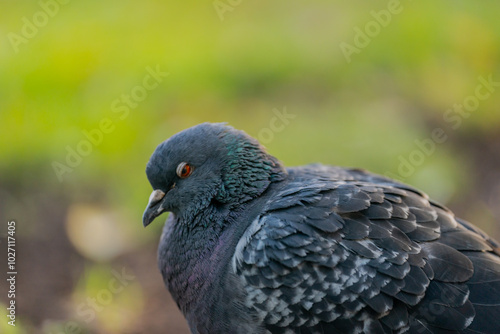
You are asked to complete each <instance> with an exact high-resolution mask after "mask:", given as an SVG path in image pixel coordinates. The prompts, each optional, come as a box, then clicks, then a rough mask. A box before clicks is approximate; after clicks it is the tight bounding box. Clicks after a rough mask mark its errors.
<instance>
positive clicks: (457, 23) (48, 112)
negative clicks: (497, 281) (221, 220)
mask: <svg viewBox="0 0 500 334" xmlns="http://www.w3.org/2000/svg"><path fill="white" fill-rule="evenodd" d="M0 6H1V10H0V35H1V36H2V38H1V39H0V219H1V228H0V235H1V239H0V247H1V251H0V253H1V258H0V268H2V269H1V272H2V274H1V275H2V281H3V282H5V280H4V279H5V273H6V271H7V270H6V268H7V255H6V248H7V245H6V236H7V234H6V232H7V225H6V223H7V221H8V220H15V221H16V227H17V229H16V239H17V244H16V249H17V271H18V275H17V282H16V283H17V284H16V306H17V308H16V313H17V318H16V327H12V326H9V325H7V323H6V322H7V321H6V317H5V316H4V313H3V312H5V307H6V305H7V303H8V302H9V299H8V298H7V291H6V289H5V287H6V286H5V285H4V284H3V283H2V287H1V291H0V306H1V309H2V310H3V311H1V312H0V315H1V316H2V317H1V319H2V320H0V332H2V333H16V334H18V333H45V334H48V333H51V334H56V333H57V334H59V333H187V327H186V325H185V321H184V319H183V318H182V315H181V314H180V313H179V311H178V310H177V308H176V305H175V303H173V302H172V301H171V299H170V296H169V294H168V292H167V291H166V290H165V289H164V287H163V282H162V280H161V276H160V273H159V271H158V269H157V267H156V247H157V242H158V239H159V235H160V232H161V228H162V225H163V224H162V223H163V221H164V219H165V216H162V217H161V218H160V219H158V220H157V221H156V222H155V223H154V224H152V225H150V227H149V228H148V229H144V228H143V227H142V221H141V216H142V212H143V210H144V208H145V206H146V203H147V200H148V197H149V194H150V191H151V188H150V185H149V184H148V182H147V179H146V176H145V173H144V169H145V165H146V162H147V161H148V159H149V156H150V155H151V153H152V152H153V150H154V149H155V147H156V145H157V144H159V143H160V142H161V141H163V140H165V139H166V138H168V137H169V136H171V135H172V134H174V133H176V132H178V131H180V130H182V129H184V128H186V127H189V126H192V125H195V124H197V123H200V122H204V121H212V122H216V121H217V122H220V121H224V122H229V124H231V125H233V126H234V127H236V128H240V129H243V130H245V131H246V132H247V133H249V134H250V135H253V136H255V137H257V138H260V139H261V140H262V142H263V143H264V144H265V146H266V147H267V148H268V150H269V151H270V153H272V154H273V155H275V156H277V157H278V158H280V159H281V160H282V161H283V162H284V163H285V164H286V165H288V166H292V165H301V164H306V163H311V162H322V163H326V164H335V165H344V166H356V167H363V168H366V169H369V170H371V171H373V172H377V173H380V174H385V175H389V176H392V177H397V178H399V179H400V180H402V181H404V182H406V183H409V184H411V185H414V186H416V187H418V188H420V189H422V190H424V191H425V192H427V193H428V194H429V195H430V196H431V197H433V198H435V199H436V200H438V201H440V202H442V203H444V204H446V205H448V206H449V207H450V208H452V209H453V210H454V211H455V212H456V213H457V215H459V216H461V217H463V218H465V219H467V220H469V221H471V222H473V223H474V224H476V225H478V226H480V227H481V228H482V229H483V230H485V231H487V232H488V233H489V234H491V235H492V236H495V237H496V238H499V237H500V227H499V226H500V224H499V223H500V205H499V204H500V131H499V130H500V111H499V106H500V84H499V83H498V82H499V81H500V67H499V60H500V21H499V20H498V13H499V12H500V3H499V2H498V1H493V0H491V1H481V2H466V1H444V2H439V3H436V2H431V1H401V2H397V1H389V2H388V1H370V2H366V1H363V2H362V1H351V2H349V3H347V2H341V1H331V0H313V1H308V2H290V1H273V2H268V1H245V0H240V1H238V0H231V1H229V0H221V1H214V2H212V1H202V2H200V1H183V2H180V1H177V2H174V1H158V0H157V1H154V0H150V1H143V2H138V1H129V0H122V1H106V2H102V1H96V0H88V1H85V2H84V1H62V0H42V1H40V2H38V1H22V0H18V1H15V2H14V1H5V0H3V1H0ZM155 71H157V72H160V73H157V74H156V79H154V77H153V76H151V72H155ZM167 72H168V75H167V74H166V73H167ZM488 81H489V82H490V83H489V84H488V83H487V82H488ZM485 82H486V83H485ZM461 106H463V107H461ZM436 133H437V134H439V135H436ZM433 134H434V135H433ZM88 137H90V139H89V138H88Z"/></svg>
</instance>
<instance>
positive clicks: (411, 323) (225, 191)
mask: <svg viewBox="0 0 500 334" xmlns="http://www.w3.org/2000/svg"><path fill="white" fill-rule="evenodd" d="M181 162H187V163H189V164H192V166H193V169H194V172H193V174H192V175H191V176H189V177H188V178H185V179H183V178H179V177H178V176H177V175H176V174H175V170H176V166H177V165H178V164H179V163H181ZM147 174H148V178H149V179H150V181H151V183H152V185H153V187H154V189H155V190H158V192H157V193H156V194H157V195H158V194H160V195H161V194H163V195H162V196H164V197H162V199H161V200H160V201H158V200H156V199H155V201H153V202H151V204H150V206H149V207H148V209H147V210H146V212H145V215H144V217H145V218H144V219H145V225H147V224H148V223H149V222H150V221H151V220H152V219H154V217H156V216H157V215H159V214H160V213H162V212H163V211H171V212H173V214H171V215H170V217H169V220H168V222H167V224H166V226H165V229H164V232H163V235H162V239H161V243H160V249H159V267H160V270H161V272H162V274H163V277H164V279H165V284H166V286H167V287H168V289H169V290H170V292H171V294H172V296H173V297H174V299H175V300H176V301H177V303H178V305H179V308H180V309H181V310H182V312H183V313H184V314H185V316H186V318H187V320H188V323H189V326H190V328H191V330H192V332H193V333H476V334H477V333H491V334H494V333H495V334H496V333H500V256H499V252H498V249H499V248H498V247H499V245H498V243H497V242H496V241H494V240H492V239H491V238H489V237H488V236H487V235H486V234H484V233H483V232H481V231H480V230H478V229H477V228H475V227H473V226H472V225H471V224H469V223H467V222H465V221H463V220H460V219H457V218H456V217H455V216H454V215H453V213H452V212H451V211H450V210H448V209H447V208H445V207H444V206H442V205H439V204H437V203H435V202H433V201H431V200H429V198H428V197H427V196H426V195H425V194H423V193H422V192H420V191H418V190H416V189H413V188H412V187H410V186H407V185H403V184H400V183H398V182H396V181H393V180H390V179H387V178H384V177H382V176H378V175H374V174H370V173H368V172H365V171H362V170H356V169H343V168H338V167H327V166H322V165H309V166H304V167H297V168H288V169H285V168H283V167H282V166H281V164H280V163H279V161H278V160H276V159H275V158H274V157H272V156H270V155H268V154H267V153H266V152H265V151H264V150H263V149H262V147H260V146H259V144H258V143H257V142H256V141H255V140H253V139H251V138H250V137H248V136H247V135H245V134H244V133H242V132H239V131H236V130H234V129H232V128H230V127H228V126H225V125H222V124H202V125H198V126H197V127H194V128H191V129H188V130H186V131H183V132H181V133H179V134H177V135H176V136H174V137H172V138H171V139H169V140H168V141H166V142H165V143H163V144H162V145H160V146H159V147H158V149H157V150H156V151H155V153H154V154H153V156H152V158H151V161H150V163H149V164H148V169H147ZM152 198H153V197H152Z"/></svg>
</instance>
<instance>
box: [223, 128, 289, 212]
mask: <svg viewBox="0 0 500 334" xmlns="http://www.w3.org/2000/svg"><path fill="white" fill-rule="evenodd" d="M226 141H227V143H226V148H227V155H226V161H225V162H224V166H225V167H224V170H223V173H222V175H223V178H222V187H221V189H220V191H219V193H218V194H217V195H216V200H217V201H219V202H221V203H234V204H241V203H245V202H247V201H249V200H251V199H254V198H257V197H258V196H260V195H261V194H262V193H263V192H264V191H265V190H266V189H267V188H268V187H269V185H270V184H271V183H272V182H277V181H281V180H284V179H285V178H286V175H287V171H286V169H285V168H284V167H283V166H282V165H281V163H280V161H279V160H278V159H276V158H275V157H273V156H272V155H270V154H268V153H267V152H266V151H265V149H264V148H263V147H262V146H261V145H260V144H259V143H258V142H257V141H255V140H254V139H253V138H247V137H244V138H243V139H241V138H240V139H239V140H236V139H235V138H234V136H232V137H230V138H228V139H226Z"/></svg>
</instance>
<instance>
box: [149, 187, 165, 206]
mask: <svg viewBox="0 0 500 334" xmlns="http://www.w3.org/2000/svg"><path fill="white" fill-rule="evenodd" d="M163 197H165V193H164V192H163V191H161V190H159V189H156V190H154V191H153V192H152V193H151V196H149V204H148V205H149V206H153V205H155V204H156V203H158V202H159V201H160V200H161V199H162V198H163Z"/></svg>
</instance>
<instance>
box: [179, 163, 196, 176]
mask: <svg viewBox="0 0 500 334" xmlns="http://www.w3.org/2000/svg"><path fill="white" fill-rule="evenodd" d="M192 172H193V167H191V166H190V165H189V164H188V163H187V162H181V163H180V164H179V165H178V166H177V169H176V173H177V176H179V177H180V178H181V179H185V178H186V177H188V176H189V175H191V173H192Z"/></svg>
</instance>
